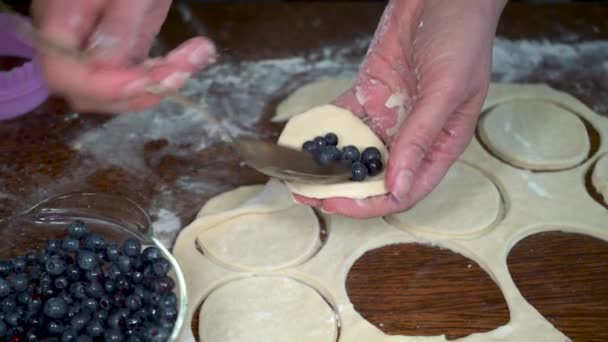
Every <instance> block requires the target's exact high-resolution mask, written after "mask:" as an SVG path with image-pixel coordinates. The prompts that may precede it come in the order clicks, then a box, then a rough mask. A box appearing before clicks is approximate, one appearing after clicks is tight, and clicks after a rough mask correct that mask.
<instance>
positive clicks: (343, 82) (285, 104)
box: [271, 78, 355, 122]
mask: <svg viewBox="0 0 608 342" xmlns="http://www.w3.org/2000/svg"><path fill="white" fill-rule="evenodd" d="M354 84H355V80H354V79H339V78H333V79H326V80H320V81H314V82H311V83H308V84H306V85H304V86H302V87H300V88H298V89H297V90H296V91H294V92H293V93H292V94H291V95H289V96H288V97H287V98H286V99H284V100H283V101H281V103H279V105H278V106H277V112H276V114H275V116H274V117H273V118H272V119H271V121H273V122H283V121H287V120H289V119H290V118H291V117H293V116H295V115H297V114H300V113H303V112H305V111H307V110H310V109H312V108H314V107H317V106H321V105H325V104H328V103H330V102H332V101H333V100H335V99H336V98H338V96H340V95H342V93H344V92H345V91H346V90H347V89H348V88H350V87H352V86H353V85H354Z"/></svg>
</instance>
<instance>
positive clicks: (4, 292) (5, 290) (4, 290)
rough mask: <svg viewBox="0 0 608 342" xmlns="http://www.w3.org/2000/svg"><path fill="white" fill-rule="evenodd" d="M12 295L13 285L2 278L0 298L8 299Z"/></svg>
mask: <svg viewBox="0 0 608 342" xmlns="http://www.w3.org/2000/svg"><path fill="white" fill-rule="evenodd" d="M10 293H11V285H10V284H9V283H8V281H6V280H5V279H4V278H0V298H3V297H6V296H8V295H9V294H10Z"/></svg>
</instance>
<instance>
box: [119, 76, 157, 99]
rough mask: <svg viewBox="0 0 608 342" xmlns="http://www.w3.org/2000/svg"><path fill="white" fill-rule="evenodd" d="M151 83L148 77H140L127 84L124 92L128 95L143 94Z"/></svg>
mask: <svg viewBox="0 0 608 342" xmlns="http://www.w3.org/2000/svg"><path fill="white" fill-rule="evenodd" d="M150 84H151V82H150V80H149V79H147V78H142V79H138V80H135V81H132V82H131V83H129V84H127V85H126V86H125V89H124V91H123V94H124V95H125V96H127V97H132V96H135V95H139V94H143V93H144V92H146V88H147V87H148V86H149V85H150Z"/></svg>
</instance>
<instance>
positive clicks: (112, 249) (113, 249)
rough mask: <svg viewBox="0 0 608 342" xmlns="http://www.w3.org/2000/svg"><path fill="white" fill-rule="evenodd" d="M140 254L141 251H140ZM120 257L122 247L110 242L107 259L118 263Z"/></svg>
mask: <svg viewBox="0 0 608 342" xmlns="http://www.w3.org/2000/svg"><path fill="white" fill-rule="evenodd" d="M138 253H139V251H138ZM119 256H120V246H119V245H118V244H117V243H115V242H110V243H109V244H108V247H107V248H106V259H107V260H108V261H116V260H118V257H119Z"/></svg>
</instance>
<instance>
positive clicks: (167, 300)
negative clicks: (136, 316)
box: [160, 292, 177, 307]
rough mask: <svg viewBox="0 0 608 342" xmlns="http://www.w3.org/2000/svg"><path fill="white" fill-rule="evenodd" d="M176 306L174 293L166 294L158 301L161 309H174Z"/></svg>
mask: <svg viewBox="0 0 608 342" xmlns="http://www.w3.org/2000/svg"><path fill="white" fill-rule="evenodd" d="M176 305H177V296H176V295H175V293H173V292H171V293H167V294H166V295H164V296H162V298H161V300H160V306H161V307H175V306H176Z"/></svg>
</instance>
